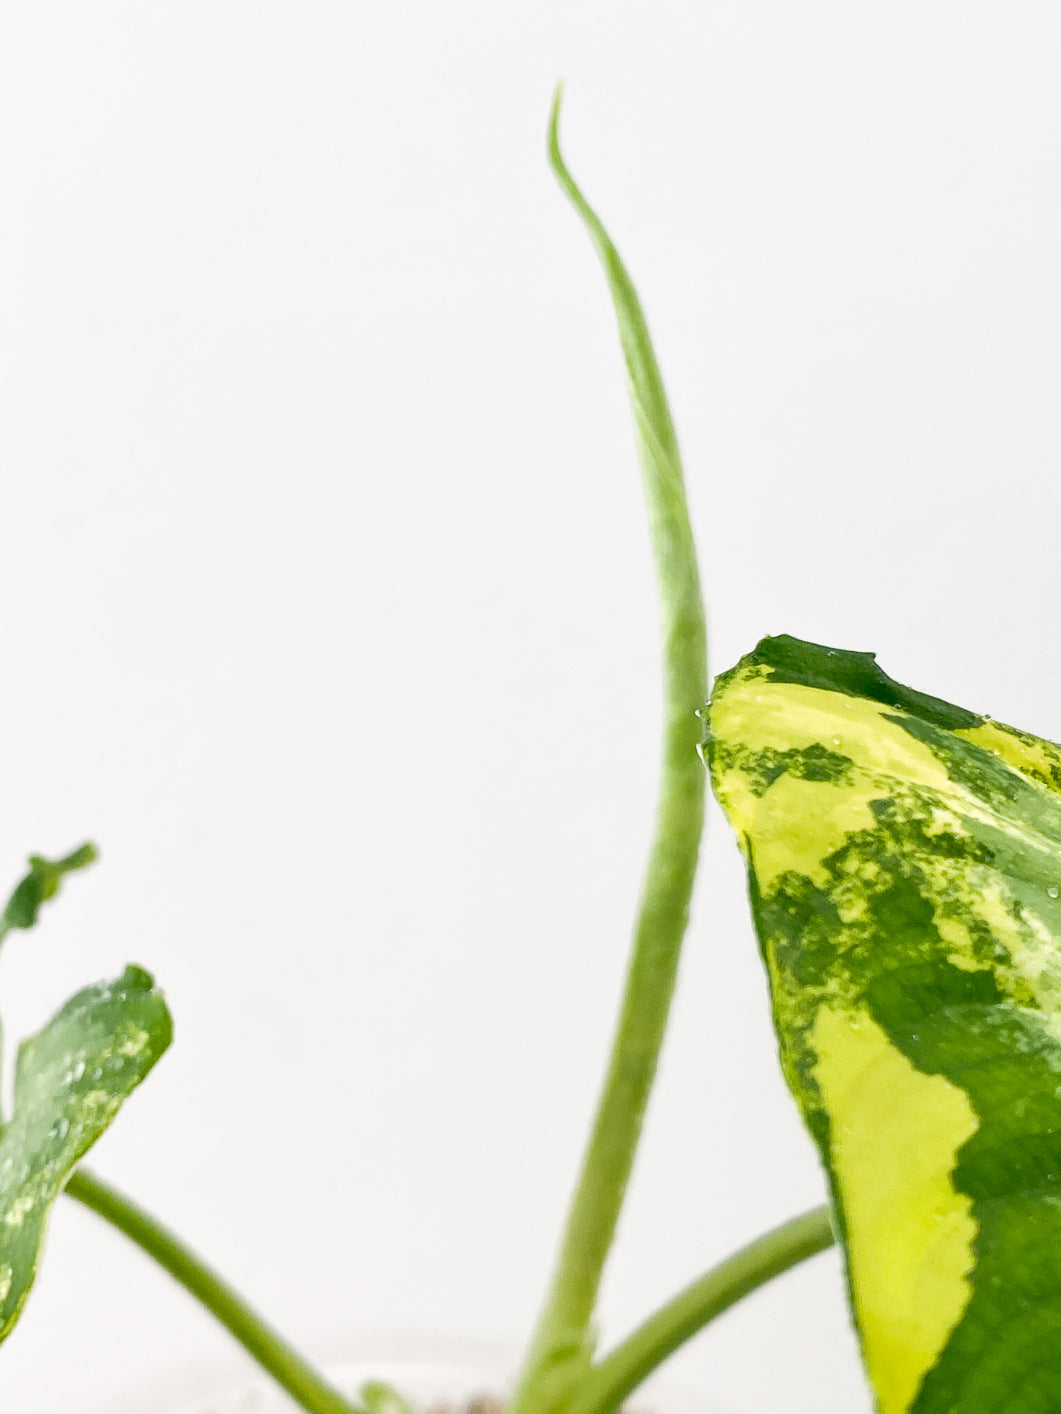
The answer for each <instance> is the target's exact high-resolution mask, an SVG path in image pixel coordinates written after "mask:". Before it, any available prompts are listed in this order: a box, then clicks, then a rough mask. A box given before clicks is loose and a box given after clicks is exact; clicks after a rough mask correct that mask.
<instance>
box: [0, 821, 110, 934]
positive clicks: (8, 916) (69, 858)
mask: <svg viewBox="0 0 1061 1414" xmlns="http://www.w3.org/2000/svg"><path fill="white" fill-rule="evenodd" d="M97 857H98V856H97V853H96V846H95V845H92V844H83V845H81V847H80V848H79V849H75V850H74V851H73V853H72V854H67V855H65V856H64V857H63V858H62V859H44V858H42V857H41V855H39V854H31V855H30V857H29V873H28V874H27V875H26V877H25V878H24V879H22V880H21V881H20V882H19V883H18V885H17V886H16V888H15V891H14V893H13V894H12V895H11V897H10V898H9V899H8V901H7V906H6V908H5V909H4V911H3V913H2V914H0V942H3V940H4V939H5V938H6V937H7V935H8V933H10V932H11V930H12V929H13V928H32V927H33V925H34V924H35V923H36V921H37V914H38V913H39V912H40V907H41V904H42V903H46V902H47V901H48V899H50V898H54V897H55V895H56V894H57V893H58V892H59V884H60V883H61V881H62V877H63V875H64V874H69V873H71V871H72V870H74V869H83V868H84V867H85V865H86V864H91V863H93V861H94V860H95V859H96V858H97Z"/></svg>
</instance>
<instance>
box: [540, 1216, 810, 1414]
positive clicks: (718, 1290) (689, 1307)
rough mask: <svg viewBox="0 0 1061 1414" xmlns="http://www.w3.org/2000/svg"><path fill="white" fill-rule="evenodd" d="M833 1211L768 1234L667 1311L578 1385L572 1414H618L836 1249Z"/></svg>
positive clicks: (708, 1275)
mask: <svg viewBox="0 0 1061 1414" xmlns="http://www.w3.org/2000/svg"><path fill="white" fill-rule="evenodd" d="M835 1240H836V1239H835V1237H834V1235H833V1229H832V1226H831V1224H830V1221H829V1209H828V1208H826V1207H821V1208H814V1209H813V1210H812V1211H811V1212H809V1213H803V1214H801V1216H800V1217H798V1218H792V1219H791V1220H790V1221H789V1222H787V1223H783V1224H782V1225H781V1227H775V1228H774V1229H773V1230H772V1231H770V1232H767V1233H764V1234H763V1236H762V1237H758V1238H756V1239H755V1241H754V1242H750V1243H749V1244H748V1246H747V1247H742V1248H741V1249H740V1251H739V1252H735V1253H734V1254H733V1256H732V1257H727V1258H726V1260H725V1261H724V1262H720V1263H719V1265H718V1266H717V1267H713V1268H712V1269H711V1271H709V1272H707V1273H706V1274H705V1275H704V1276H702V1277H700V1278H699V1280H697V1281H694V1282H693V1283H692V1284H691V1285H690V1286H687V1287H686V1288H685V1290H684V1291H680V1292H679V1293H678V1295H677V1296H675V1297H673V1298H672V1299H671V1300H670V1301H668V1302H667V1304H666V1305H665V1306H662V1307H661V1308H660V1309H659V1310H658V1311H657V1312H655V1314H654V1315H652V1316H649V1318H648V1320H647V1321H644V1322H642V1324H641V1325H640V1326H638V1328H637V1330H635V1331H633V1332H632V1333H631V1334H630V1335H629V1336H627V1338H626V1339H625V1340H624V1341H622V1342H621V1343H620V1344H619V1345H617V1346H616V1347H615V1349H614V1350H612V1351H610V1352H609V1354H607V1355H606V1356H604V1358H603V1359H602V1360H600V1361H599V1362H598V1363H597V1364H596V1365H595V1366H594V1367H593V1369H592V1370H591V1371H590V1373H589V1374H588V1375H587V1376H586V1377H585V1379H583V1380H582V1382H581V1383H580V1384H579V1386H578V1388H577V1390H576V1391H575V1394H574V1395H573V1397H572V1399H571V1401H570V1403H569V1404H568V1406H567V1414H613V1411H614V1410H616V1409H618V1408H619V1406H620V1405H621V1404H622V1402H623V1400H624V1399H625V1398H626V1397H627V1395H629V1394H631V1393H633V1391H634V1390H635V1389H636V1388H637V1387H638V1385H639V1384H641V1382H642V1381H643V1380H646V1379H648V1377H649V1375H651V1374H652V1372H653V1371H654V1370H656V1369H657V1368H658V1367H659V1366H660V1365H662V1364H663V1362H664V1360H666V1359H667V1357H668V1356H669V1355H673V1354H674V1352H675V1351H676V1350H678V1349H679V1348H680V1347H681V1346H683V1345H684V1344H685V1342H686V1341H687V1340H691V1339H692V1338H693V1336H694V1335H696V1334H697V1332H699V1331H701V1330H703V1328H704V1327H705V1326H706V1325H708V1324H710V1322H711V1321H713V1320H714V1319H715V1317H716V1316H721V1315H722V1313H723V1312H724V1311H728V1310H729V1308H730V1307H731V1306H735V1305H736V1303H737V1302H738V1301H740V1300H742V1299H743V1298H744V1297H745V1296H749V1295H751V1293H752V1292H753V1291H757V1290H758V1289H759V1287H760V1286H765V1285H766V1283H767V1282H768V1281H772V1280H773V1279H774V1277H779V1276H781V1274H782V1273H783V1272H787V1271H788V1270H789V1268H790V1267H795V1266H797V1265H798V1264H799V1263H800V1262H805V1261H806V1260H807V1259H808V1258H809V1257H814V1256H816V1255H817V1254H818V1253H819V1252H824V1251H825V1250H826V1248H828V1247H831V1246H832V1244H833V1242H834V1241H835Z"/></svg>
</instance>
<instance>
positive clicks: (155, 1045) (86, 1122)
mask: <svg viewBox="0 0 1061 1414" xmlns="http://www.w3.org/2000/svg"><path fill="white" fill-rule="evenodd" d="M171 1036H172V1024H171V1021H170V1015H169V1011H168V1010H167V1007H166V1003H165V1002H164V1000H163V998H162V995H161V993H160V992H159V991H157V990H156V988H155V986H154V983H153V981H152V978H151V977H150V976H149V974H148V973H146V972H144V971H143V970H142V969H141V968H138V967H127V968H126V969H125V972H124V973H123V975H122V976H121V977H120V978H118V979H117V980H116V981H114V982H111V983H109V984H100V985H99V986H95V987H88V988H86V989H85V990H84V991H82V992H79V993H78V994H77V995H76V996H74V997H72V998H71V999H70V1000H69V1001H68V1002H67V1003H66V1005H65V1006H64V1007H63V1008H62V1010H61V1011H59V1012H58V1013H57V1015H56V1016H54V1017H53V1018H52V1020H51V1021H50V1022H48V1024H47V1025H46V1026H45V1027H44V1029H43V1030H42V1031H40V1032H38V1033H37V1035H35V1036H31V1037H30V1038H29V1039H28V1040H25V1041H23V1042H22V1044H21V1046H20V1047H19V1051H18V1059H17V1061H16V1065H15V1097H14V1113H13V1115H12V1118H11V1121H10V1123H9V1124H8V1125H7V1126H6V1127H5V1129H4V1131H3V1135H2V1137H0V1340H3V1339H5V1338H6V1336H7V1335H8V1334H9V1332H10V1330H11V1328H12V1326H13V1325H14V1324H15V1322H16V1320H17V1319H18V1316H19V1313H20V1311H21V1310H22V1307H23V1305H24V1303H25V1300H26V1297H27V1295H28V1293H29V1290H30V1287H31V1286H32V1284H33V1280H34V1277H35V1276H36V1272H37V1264H38V1262H39V1260H40V1252H41V1246H42V1242H43V1238H44V1229H45V1223H46V1220H47V1217H48V1211H49V1209H50V1208H51V1205H52V1203H53V1202H54V1201H55V1199H56V1197H57V1196H58V1194H59V1192H60V1190H61V1188H62V1186H63V1184H64V1183H65V1181H66V1179H67V1178H68V1177H69V1175H70V1173H71V1171H72V1170H73V1168H74V1166H75V1164H76V1163H77V1162H78V1160H79V1159H80V1158H81V1157H82V1155H83V1154H84V1153H85V1152H86V1150H87V1149H88V1148H89V1147H90V1146H91V1145H92V1144H93V1143H94V1142H95V1141H96V1140H97V1139H98V1138H99V1136H100V1135H101V1134H102V1133H103V1131H104V1130H105V1129H106V1128H107V1126H108V1124H110V1122H111V1120H112V1119H113V1118H114V1116H115V1114H116V1113H117V1111H118V1108H119V1107H120V1105H121V1103H122V1101H123V1100H124V1099H125V1098H126V1097H127V1096H128V1095H129V1094H130V1093H131V1092H132V1091H133V1090H134V1089H135V1088H136V1087H137V1085H139V1084H140V1082H141V1080H143V1078H144V1076H145V1075H146V1074H147V1073H148V1071H149V1070H150V1069H151V1067H152V1066H153V1065H154V1064H155V1062H156V1061H157V1060H158V1058H159V1056H160V1055H161V1054H162V1052H163V1051H164V1050H165V1049H166V1047H167V1046H168V1045H169V1043H170V1039H171Z"/></svg>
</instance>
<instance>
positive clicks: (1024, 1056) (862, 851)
mask: <svg viewBox="0 0 1061 1414" xmlns="http://www.w3.org/2000/svg"><path fill="white" fill-rule="evenodd" d="M707 724H708V733H707V742H706V747H705V755H706V758H707V761H708V764H709V767H710V770H711V775H712V780H713V784H714V788H715V792H716V794H717V796H718V799H719V801H720V802H721V804H722V807H723V809H724V810H725V812H726V814H727V816H728V817H729V819H730V822H731V824H732V825H733V828H734V829H735V831H736V833H737V836H738V839H739V840H740V843H741V848H742V850H743V852H744V855H745V858H746V861H747V866H748V877H749V886H750V893H751V901H752V907H753V911H754V915H755V923H756V928H757V931H758V935H759V942H760V946H761V948H762V952H763V957H764V960H765V963H766V967H767V972H768V974H769V979H770V987H771V992H772V999H773V1011H774V1021H775V1025H776V1028H777V1033H778V1037H779V1040H780V1048H781V1061H782V1066H783V1069H784V1072H785V1076H786V1079H787V1081H788V1084H789V1086H790V1088H791V1090H792V1092H793V1094H794V1096H795V1098H796V1100H797V1101H798V1103H799V1106H800V1108H801V1110H802V1112H803V1116H804V1119H805V1120H806V1123H807V1125H808V1127H809V1129H810V1131H811V1134H812V1135H813V1137H814V1140H815V1142H816V1144H817V1146H818V1148H819V1151H820V1153H821V1156H822V1159H823V1161H824V1164H825V1168H826V1171H827V1173H828V1178H829V1183H830V1186H831V1189H832V1196H833V1202H834V1207H835V1214H836V1220H837V1228H838V1232H839V1235H840V1237H841V1240H842V1241H843V1244H844V1249H845V1254H846V1264H847V1275H848V1281H849V1290H850V1297H851V1304H852V1308H853V1312H854V1316H855V1321H856V1324H857V1327H858V1331H859V1335H860V1338H861V1342H862V1350H863V1356H864V1359H865V1362H866V1366H867V1369H868V1372H869V1375H870V1378H871V1380H872V1383H873V1385H874V1388H875V1390H876V1394H877V1400H878V1407H879V1409H880V1410H881V1414H906V1411H911V1414H1049V1411H1056V1410H1061V748H1059V747H1058V746H1056V745H1054V744H1053V743H1050V742H1047V741H1041V740H1039V739H1038V738H1036V737H1033V736H1030V735H1028V734H1027V733H1025V732H1020V731H1016V730H1015V729H1013V728H1011V727H1006V726H1002V725H1001V724H999V723H996V722H993V721H991V720H989V719H987V718H984V717H981V716H978V715H977V714H975V713H973V712H967V711H964V710H963V709H961V708H957V707H953V706H951V705H950V704H949V703H946V702H942V701H940V700H939V699H937V698H932V697H927V696H925V695H924V694H921V693H917V692H913V691H911V690H910V689H908V688H905V687H903V686H901V685H900V684H898V683H896V682H893V681H892V680H891V679H890V678H889V677H887V676H886V674H884V673H883V672H882V671H881V670H880V669H879V668H878V667H877V665H876V662H875V661H874V659H873V656H872V655H871V654H867V653H846V652H840V651H838V650H832V649H826V648H821V647H819V646H817V645H815V644H809V643H802V642H800V641H799V640H796V639H792V638H774V639H764V640H763V642H762V643H760V644H759V646H758V648H757V649H756V650H755V652H754V653H752V654H750V655H749V656H748V657H747V658H744V659H742V661H741V662H740V663H739V664H738V665H737V667H736V668H734V669H733V670H732V671H731V672H729V673H727V674H725V675H724V676H722V677H721V678H719V680H718V682H717V684H716V686H715V689H714V693H713V696H712V700H711V704H710V707H709V710H708V714H707Z"/></svg>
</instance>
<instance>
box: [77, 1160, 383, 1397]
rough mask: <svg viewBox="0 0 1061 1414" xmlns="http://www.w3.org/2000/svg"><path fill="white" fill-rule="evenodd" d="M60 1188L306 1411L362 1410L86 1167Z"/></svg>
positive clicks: (201, 1264)
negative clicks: (201, 1310)
mask: <svg viewBox="0 0 1061 1414" xmlns="http://www.w3.org/2000/svg"><path fill="white" fill-rule="evenodd" d="M66 1193H67V1196H68V1197H70V1198H74V1199H76V1200H77V1202H79V1203H83V1204H84V1205H85V1207H86V1208H91V1209H92V1211H93V1212H94V1213H97V1214H98V1215H99V1216H100V1217H101V1218H105V1219H106V1221H107V1222H109V1223H111V1224H113V1226H114V1227H116V1228H118V1230H119V1231H120V1232H124V1233H125V1235H126V1237H128V1238H131V1239H132V1241H133V1242H135V1243H136V1244H137V1245H138V1246H139V1247H142V1248H143V1250H144V1251H145V1252H146V1253H147V1254H148V1256H150V1257H153V1258H154V1259H155V1261H156V1262H157V1263H158V1264H159V1265H160V1266H162V1267H165V1269H166V1271H167V1272H169V1274H170V1276H172V1277H175V1278H176V1279H177V1281H179V1282H180V1284H181V1285H182V1286H183V1287H185V1288H186V1289H187V1290H188V1291H190V1292H191V1294H192V1295H193V1296H194V1297H196V1298H197V1299H198V1300H199V1301H201V1302H202V1304H203V1305H204V1306H205V1307H206V1309H207V1310H208V1311H210V1312H211V1313H212V1314H213V1315H214V1316H216V1317H217V1319H218V1320H219V1321H220V1322H221V1324H222V1325H223V1326H225V1327H226V1328H227V1329H228V1330H229V1331H230V1332H231V1334H232V1335H234V1336H235V1338H236V1339H237V1340H238V1341H239V1342H240V1344H241V1345H242V1346H243V1348H244V1349H245V1350H246V1351H248V1352H249V1354H251V1355H252V1356H253V1357H254V1359H255V1360H257V1361H258V1363H259V1364H260V1365H261V1366H262V1367H263V1368H264V1369H265V1370H267V1371H268V1372H269V1374H270V1375H272V1377H273V1379H274V1380H276V1382H277V1384H279V1385H281V1386H282V1387H283V1388H284V1389H285V1390H286V1391H287V1393H288V1394H289V1395H290V1396H291V1398H292V1399H293V1400H295V1402H296V1403H297V1404H298V1405H299V1406H300V1407H301V1408H302V1409H304V1410H306V1411H307V1414H363V1411H362V1410H361V1409H360V1408H359V1407H358V1406H357V1405H356V1404H351V1403H350V1402H349V1401H348V1400H346V1399H344V1398H343V1396H342V1395H341V1394H340V1393H339V1391H338V1390H337V1389H333V1388H332V1386H331V1385H330V1384H328V1382H327V1381H326V1380H325V1379H324V1378H323V1377H322V1376H321V1375H319V1374H318V1373H317V1371H316V1370H314V1369H313V1367H312V1366H311V1365H308V1364H307V1363H306V1361H305V1360H303V1358H302V1357H301V1355H299V1354H298V1353H297V1352H296V1351H294V1350H292V1348H291V1347H290V1346H289V1345H288V1344H287V1342H286V1341H285V1340H284V1339H283V1338H282V1337H281V1336H280V1335H278V1334H277V1332H276V1331H274V1330H273V1329H272V1327H271V1326H269V1325H268V1324H267V1323H266V1322H265V1321H264V1320H263V1319H262V1318H261V1316H259V1315H258V1314H257V1312H255V1311H253V1310H251V1308H250V1307H249V1306H248V1305H247V1303H246V1302H245V1301H244V1300H243V1298H242V1297H240V1296H238V1295H237V1294H236V1292H235V1291H233V1289H232V1287H230V1286H229V1285H228V1283H227V1282H225V1281H223V1280H222V1278H221V1277H219V1276H218V1275H217V1273H216V1272H214V1271H211V1269H210V1268H209V1267H208V1266H207V1265H206V1263H205V1262H203V1261H201V1260H200V1259H199V1258H198V1257H197V1256H196V1255H195V1253H194V1252H193V1251H192V1250H191V1249H190V1248H189V1247H186V1246H185V1245H184V1243H183V1242H181V1241H180V1239H179V1238H177V1237H175V1236H174V1234H173V1233H172V1232H170V1231H169V1230H168V1229H167V1228H165V1227H163V1225H162V1224H161V1223H160V1222H158V1221H157V1220H156V1219H155V1218H153V1217H152V1216H151V1214H150V1213H146V1212H145V1211H144V1210H143V1208H141V1207H139V1206H138V1205H137V1204H135V1203H133V1202H132V1201H131V1200H130V1199H128V1198H126V1197H125V1196H124V1195H123V1194H121V1193H119V1192H117V1191H116V1190H115V1189H113V1188H111V1186H110V1185H109V1184H108V1183H104V1182H103V1180H102V1179H101V1178H97V1177H96V1175H95V1174H92V1173H89V1171H88V1170H87V1169H83V1168H79V1169H77V1170H76V1171H75V1172H74V1173H73V1174H72V1175H71V1177H70V1181H69V1182H68V1183H67V1185H66Z"/></svg>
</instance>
